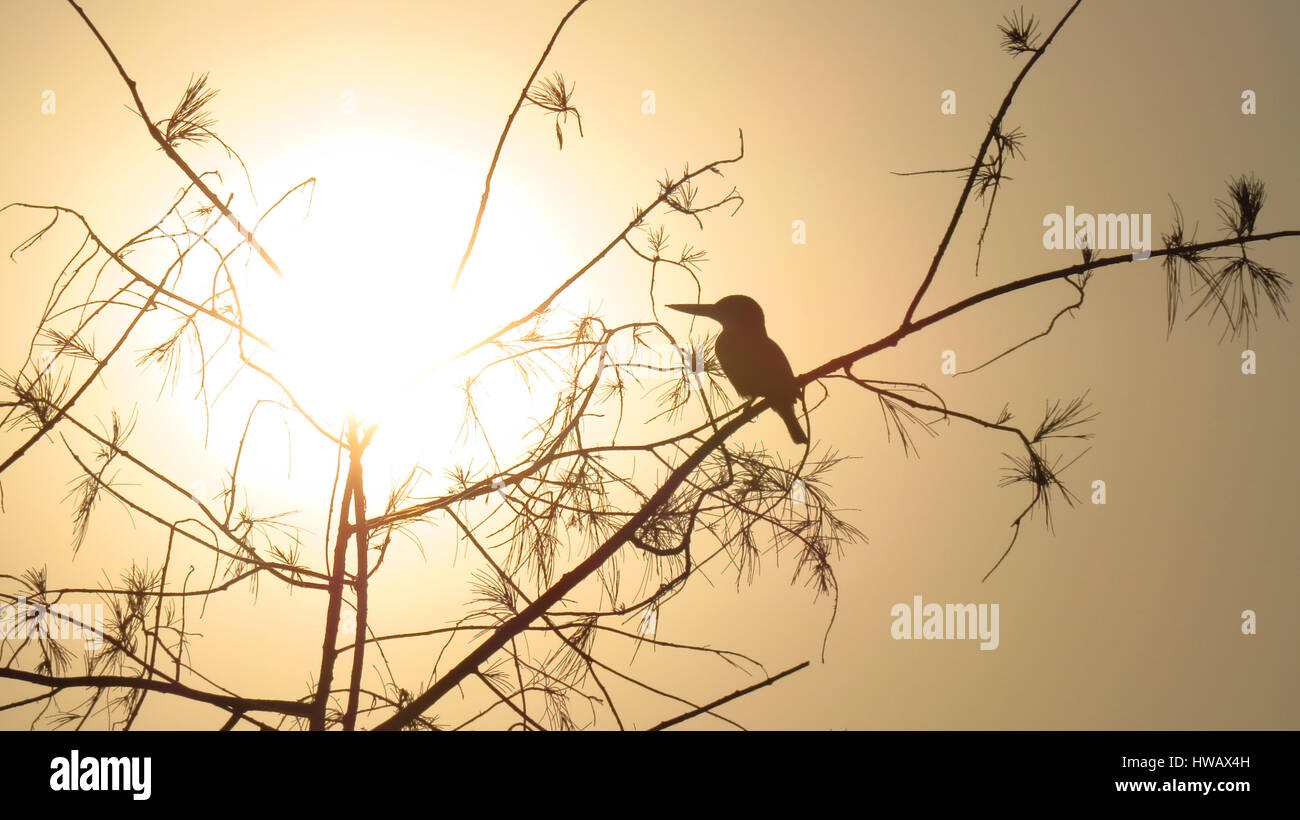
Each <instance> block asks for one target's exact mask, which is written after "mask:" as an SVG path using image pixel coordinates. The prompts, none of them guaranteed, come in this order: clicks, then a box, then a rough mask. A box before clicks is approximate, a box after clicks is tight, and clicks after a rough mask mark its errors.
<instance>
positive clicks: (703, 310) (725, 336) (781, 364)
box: [668, 295, 808, 444]
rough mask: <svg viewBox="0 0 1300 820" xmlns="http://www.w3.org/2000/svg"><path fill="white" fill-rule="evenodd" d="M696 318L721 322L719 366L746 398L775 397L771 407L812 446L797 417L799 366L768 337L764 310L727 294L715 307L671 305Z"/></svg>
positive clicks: (795, 436)
mask: <svg viewBox="0 0 1300 820" xmlns="http://www.w3.org/2000/svg"><path fill="white" fill-rule="evenodd" d="M668 307H670V308H673V309H674V310H679V311H682V312H683V313H690V314H693V315H695V316H707V317H708V318H710V319H714V320H715V321H717V322H719V323H721V324H722V333H720V334H719V335H718V341H717V343H716V344H715V346H714V350H715V352H716V353H717V355H718V364H720V365H722V372H723V373H725V374H726V375H727V379H728V380H729V381H730V382H731V386H732V387H734V388H736V392H737V393H739V394H740V395H741V396H743V397H745V398H758V397H762V398H767V399H771V403H772V409H773V410H775V411H776V412H777V415H779V416H780V417H781V420H782V421H784V422H785V426H786V429H788V430H789V431H790V438H792V439H794V442H795V443H796V444H807V443H808V436H806V435H805V434H804V431H803V428H802V427H801V426H800V425H799V418H798V416H796V415H795V411H794V405H795V400H796V399H797V398H798V397H799V390H798V388H797V387H796V386H795V382H794V370H792V369H791V368H790V361H789V359H787V358H786V357H785V353H784V351H782V350H781V347H780V345H778V344H777V343H776V342H774V341H772V339H771V337H769V336H768V335H767V327H766V323H765V322H764V319H763V309H762V308H761V307H759V305H758V302H755V301H754V300H753V299H751V298H749V297H748V296H739V295H736V296H727V297H724V298H723V299H720V300H719V301H718V302H717V303H716V304H712V305H668Z"/></svg>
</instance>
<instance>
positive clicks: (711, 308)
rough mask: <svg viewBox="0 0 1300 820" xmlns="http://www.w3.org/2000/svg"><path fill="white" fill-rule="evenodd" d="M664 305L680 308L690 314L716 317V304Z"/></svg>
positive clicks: (674, 308) (710, 317)
mask: <svg viewBox="0 0 1300 820" xmlns="http://www.w3.org/2000/svg"><path fill="white" fill-rule="evenodd" d="M664 307H668V308H672V309H673V310H680V311H681V312H682V313H689V314H691V315H692V316H704V317H706V318H709V319H716V318H718V306H717V305H664Z"/></svg>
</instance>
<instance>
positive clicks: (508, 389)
mask: <svg viewBox="0 0 1300 820" xmlns="http://www.w3.org/2000/svg"><path fill="white" fill-rule="evenodd" d="M284 162H285V163H286V164H287V166H286V167H288V168H290V169H291V170H292V172H294V173H296V174H297V178H298V179H302V178H305V177H306V176H311V175H314V176H316V177H317V180H318V181H317V185H316V188H315V191H314V192H313V193H312V196H311V210H310V213H309V214H307V215H306V216H305V218H304V212H305V209H306V205H307V195H306V193H305V192H300V193H299V194H296V195H295V197H296V199H295V198H290V199H288V200H286V201H285V202H284V203H282V204H281V205H280V206H279V208H278V209H277V212H276V213H275V214H273V215H272V216H271V217H269V218H268V219H267V220H266V223H265V225H264V226H263V228H262V229H259V232H258V235H259V238H261V239H263V240H264V241H265V243H266V244H267V246H268V247H269V248H270V249H271V250H272V253H273V254H274V255H275V256H276V258H277V261H278V262H279V264H280V265H281V267H282V268H283V269H284V271H285V278H284V279H283V280H277V279H275V278H274V277H271V276H266V277H260V278H259V280H258V282H257V284H256V286H255V287H252V288H248V289H246V290H245V292H242V293H241V298H242V301H243V304H244V311H245V316H246V319H247V320H248V321H249V323H250V326H252V327H254V328H256V329H257V330H258V332H264V335H265V336H266V337H267V338H268V340H269V341H270V342H271V344H272V345H273V346H274V348H275V351H274V353H273V354H266V353H265V351H263V352H262V353H260V354H259V357H258V361H259V364H263V363H265V364H264V366H267V367H268V369H271V370H272V372H275V373H276V375H277V376H278V377H279V378H281V379H282V380H283V381H284V382H285V384H286V385H287V386H288V387H289V389H290V390H292V391H293V393H294V395H295V397H296V398H297V399H298V400H299V401H300V402H301V403H302V404H303V405H304V406H305V407H307V408H309V409H310V410H312V412H313V413H314V414H319V417H320V418H321V419H322V420H323V421H327V422H329V423H332V424H334V425H335V426H336V429H337V425H339V424H341V423H342V421H343V419H344V418H345V416H346V414H349V413H351V414H355V415H356V416H357V417H359V418H360V419H362V420H363V421H366V422H379V423H380V434H379V435H378V436H377V437H376V439H375V446H374V447H373V448H372V451H371V456H368V458H370V459H373V461H372V463H376V466H378V463H380V462H384V461H387V462H389V466H390V467H392V468H393V469H394V470H396V469H399V467H400V465H402V464H405V465H407V466H408V467H409V464H410V463H413V461H415V460H432V461H433V462H434V465H433V466H435V467H445V466H448V464H447V462H448V461H449V460H450V459H453V458H455V457H456V455H457V453H458V452H459V451H460V450H461V449H462V445H461V442H460V441H459V437H458V433H459V431H460V429H461V426H462V421H463V419H464V415H465V414H464V408H465V402H464V392H463V389H462V387H461V385H463V384H464V382H465V379H466V378H468V377H469V376H470V375H471V374H472V373H473V372H474V370H475V369H477V368H478V367H481V366H482V364H483V363H484V359H483V358H482V357H481V356H480V357H474V358H470V359H467V360H458V361H454V362H451V363H449V364H446V365H443V366H441V367H439V366H438V364H439V363H440V362H443V361H444V360H445V359H447V358H448V357H450V356H452V355H453V354H455V353H456V352H458V351H460V350H462V349H463V348H465V347H466V346H467V345H468V344H470V343H472V342H474V341H477V340H478V339H480V338H482V337H483V336H484V335H486V334H487V333H489V332H491V331H492V330H494V329H495V328H497V327H499V326H500V325H501V324H502V323H503V322H504V321H506V320H508V319H510V318H512V315H509V310H510V309H511V308H512V307H513V306H514V305H515V304H525V303H526V300H534V299H536V298H539V296H540V294H541V291H540V290H539V289H538V286H537V284H536V283H535V282H531V283H530V281H528V280H526V279H525V277H527V276H529V275H530V274H531V273H532V272H534V271H535V270H536V268H537V265H538V262H537V260H538V259H539V258H557V257H556V253H557V252H558V251H559V248H558V247H557V246H556V245H555V242H554V237H555V236H556V232H555V231H552V230H551V229H550V227H549V225H548V224H547V221H546V219H545V217H544V216H543V215H542V214H541V213H539V212H538V211H537V210H536V209H535V208H534V207H532V204H531V203H529V202H528V201H527V200H526V199H524V198H523V197H521V196H519V195H518V194H516V193H515V192H514V191H512V190H511V188H510V187H509V185H508V183H506V182H504V181H502V180H494V184H493V189H492V199H491V202H490V205H489V210H488V215H487V217H486V219H487V220H489V221H499V224H502V225H509V226H510V233H509V235H510V238H511V239H510V241H509V242H491V241H490V238H489V237H488V235H487V233H488V232H486V231H485V233H484V234H480V240H479V244H478V246H477V247H476V250H475V256H474V259H473V262H472V264H471V266H470V269H468V270H467V272H466V279H467V281H468V280H470V279H477V280H478V281H476V282H474V285H473V286H471V287H466V286H465V285H462V286H461V287H460V288H458V290H457V291H456V292H454V293H453V292H452V291H451V289H450V282H451V279H452V276H453V275H454V273H455V270H456V265H457V264H458V263H459V261H460V256H461V253H462V252H463V250H464V243H465V242H466V240H467V238H468V235H469V230H470V227H471V226H472V224H473V218H474V209H475V207H476V206H477V204H478V197H479V194H480V193H481V186H482V173H483V171H482V169H481V168H479V167H478V166H479V163H478V162H467V161H463V160H461V159H459V158H457V157H451V156H447V155H444V154H441V153H439V152H438V151H437V150H436V149H434V148H432V147H430V146H428V145H423V144H412V143H403V142H400V141H397V140H394V139H391V138H388V137H380V136H352V137H338V138H332V139H329V140H325V141H322V142H319V143H317V144H314V145H308V146H304V147H303V149H302V150H301V151H299V152H295V153H294V154H293V155H292V156H291V157H287V158H286V159H285V160H284ZM290 175H291V174H288V173H286V174H280V175H276V176H277V178H286V177H288V176H290ZM290 184H292V183H290ZM485 239H487V240H488V241H485ZM521 296H522V297H526V300H525V301H524V302H520V301H518V299H519V298H520V297H521ZM263 329H265V330H264V331H263ZM493 394H494V395H493V396H492V397H491V398H490V399H488V400H484V401H480V402H479V403H477V404H476V410H477V412H478V414H479V418H480V421H481V422H482V423H483V424H484V425H485V426H486V427H488V429H489V430H492V431H493V434H494V435H502V436H506V437H508V438H507V439H506V440H514V441H519V440H520V438H521V437H522V436H523V435H524V434H525V433H526V431H527V428H528V426H530V422H529V416H530V415H535V414H536V413H544V412H546V408H548V407H549V406H550V400H549V398H548V397H546V396H544V395H543V396H530V395H529V394H528V392H527V390H526V389H525V388H524V386H523V385H522V384H518V385H509V384H506V385H503V384H501V383H500V380H497V383H495V384H494V385H493ZM534 403H536V404H537V408H535V409H536V413H533V412H530V410H531V409H533V408H531V407H530V405H531V404H534ZM472 443H473V442H471V444H472ZM385 453H387V457H385ZM425 466H426V467H429V466H430V465H429V464H428V463H426V465H425Z"/></svg>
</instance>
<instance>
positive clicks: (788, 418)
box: [776, 404, 808, 444]
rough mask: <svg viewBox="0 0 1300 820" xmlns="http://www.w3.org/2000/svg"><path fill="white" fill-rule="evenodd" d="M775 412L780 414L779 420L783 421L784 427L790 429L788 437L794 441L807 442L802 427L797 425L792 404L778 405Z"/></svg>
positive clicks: (796, 417) (797, 420)
mask: <svg viewBox="0 0 1300 820" xmlns="http://www.w3.org/2000/svg"><path fill="white" fill-rule="evenodd" d="M776 412H777V414H778V415H779V416H781V421H784V422H785V429H787V430H789V431H790V438H792V439H794V443H795V444H807V443H808V436H807V435H805V434H804V431H803V428H802V427H800V426H799V417H798V416H796V415H795V414H794V405H793V404H785V405H779V406H778V407H777V408H776Z"/></svg>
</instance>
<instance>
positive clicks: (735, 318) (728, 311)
mask: <svg viewBox="0 0 1300 820" xmlns="http://www.w3.org/2000/svg"><path fill="white" fill-rule="evenodd" d="M665 307H670V308H672V309H673V310H679V311H681V312H682V313H689V314H691V315H693V316H705V317H707V318H709V319H713V320H714V321H716V322H719V323H721V324H722V328H723V330H727V329H738V330H745V329H756V330H762V329H763V309H762V308H761V307H759V306H758V302H755V301H754V300H753V299H751V298H749V297H748V296H741V295H739V294H736V295H732V296H724V297H723V298H721V299H719V300H718V301H717V302H715V303H714V304H711V305H665Z"/></svg>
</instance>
